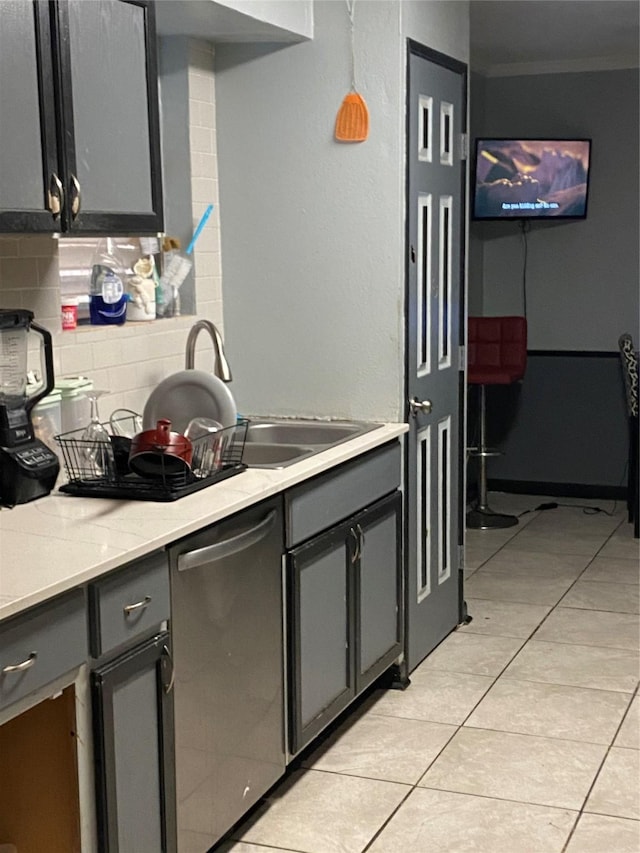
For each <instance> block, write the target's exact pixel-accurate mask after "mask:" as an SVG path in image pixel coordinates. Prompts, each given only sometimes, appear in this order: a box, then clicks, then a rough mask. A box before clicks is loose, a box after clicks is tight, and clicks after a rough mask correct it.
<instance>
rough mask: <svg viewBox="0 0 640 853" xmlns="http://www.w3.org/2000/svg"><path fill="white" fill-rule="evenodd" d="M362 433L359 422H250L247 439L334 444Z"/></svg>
mask: <svg viewBox="0 0 640 853" xmlns="http://www.w3.org/2000/svg"><path fill="white" fill-rule="evenodd" d="M361 433H362V427H361V426H360V425H359V424H337V423H315V422H311V423H301V422H300V421H295V422H292V423H277V424H276V423H259V422H258V423H251V424H249V429H248V430H247V441H258V442H260V443H261V444H336V443H337V442H339V441H345V440H346V439H347V438H352V437H354V436H356V435H360V434H361Z"/></svg>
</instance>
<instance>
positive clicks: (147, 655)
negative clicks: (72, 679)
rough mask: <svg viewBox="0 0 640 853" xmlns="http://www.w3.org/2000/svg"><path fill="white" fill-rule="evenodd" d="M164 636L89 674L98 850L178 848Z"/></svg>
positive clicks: (126, 852) (158, 852)
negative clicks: (176, 843) (91, 699)
mask: <svg viewBox="0 0 640 853" xmlns="http://www.w3.org/2000/svg"><path fill="white" fill-rule="evenodd" d="M169 642H170V641H169V634H168V633H166V632H165V633H161V634H158V635H157V636H155V637H152V638H151V639H150V640H148V641H146V642H145V643H143V644H141V645H140V646H137V647H136V648H134V649H132V650H131V651H129V652H126V653H124V654H123V655H121V656H120V657H118V658H116V659H115V660H113V661H111V662H110V663H108V664H105V665H104V666H102V667H100V668H99V669H97V670H94V671H93V672H92V674H91V686H92V693H93V715H94V746H95V764H96V767H95V771H96V793H97V805H98V809H97V812H98V841H99V849H100V850H101V851H105V853H169V851H175V850H176V845H175V820H174V817H173V803H174V799H175V798H174V785H173V774H174V763H173V711H172V703H171V696H170V689H171V677H172V666H171V659H170V651H169V648H170V647H169Z"/></svg>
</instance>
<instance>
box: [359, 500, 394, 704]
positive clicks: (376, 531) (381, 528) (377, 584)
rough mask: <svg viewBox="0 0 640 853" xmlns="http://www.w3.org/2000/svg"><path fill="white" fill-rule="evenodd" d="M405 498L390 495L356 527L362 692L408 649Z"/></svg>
mask: <svg viewBox="0 0 640 853" xmlns="http://www.w3.org/2000/svg"><path fill="white" fill-rule="evenodd" d="M401 537H402V497H401V495H400V493H399V492H396V493H395V494H393V495H390V496H389V497H388V498H385V499H384V500H382V501H379V502H378V503H376V504H374V505H373V506H372V507H370V508H369V509H367V510H365V511H364V512H362V513H360V515H358V516H357V517H356V518H355V519H354V520H353V523H352V524H351V526H350V538H349V549H350V553H351V559H352V560H354V563H355V567H356V575H357V578H356V590H357V594H356V625H357V629H356V632H355V636H356V643H355V657H356V692H357V693H360V692H361V691H362V690H364V689H365V687H367V686H368V685H369V684H371V682H372V681H374V680H375V679H376V678H377V677H378V676H379V675H381V674H382V673H383V672H384V671H385V670H386V669H387V668H388V667H389V666H390V665H391V664H392V663H393V661H394V660H395V659H396V658H397V657H398V655H399V654H400V652H401V650H402V643H401V639H402V608H401V606H400V604H401V594H402V573H401V570H402V569H401V567H402V561H401V559H400V549H401Z"/></svg>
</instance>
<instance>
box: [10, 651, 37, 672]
mask: <svg viewBox="0 0 640 853" xmlns="http://www.w3.org/2000/svg"><path fill="white" fill-rule="evenodd" d="M37 657H38V652H31V654H30V655H29V657H28V658H27V659H26V660H23V661H22V663H14V664H11V665H10V666H5V667H3V669H2V674H3V675H10V674H11V673H12V672H26V670H27V669H31V667H32V666H33V665H34V663H35V662H36V658H37Z"/></svg>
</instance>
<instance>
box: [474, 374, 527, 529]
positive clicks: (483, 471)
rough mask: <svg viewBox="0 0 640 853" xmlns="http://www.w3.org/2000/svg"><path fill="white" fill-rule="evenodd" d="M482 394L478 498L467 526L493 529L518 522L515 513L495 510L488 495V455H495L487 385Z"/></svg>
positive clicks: (481, 390) (477, 451)
mask: <svg viewBox="0 0 640 853" xmlns="http://www.w3.org/2000/svg"><path fill="white" fill-rule="evenodd" d="M479 394H480V413H479V418H480V443H479V446H478V448H477V450H476V451H475V452H474V454H473V455H474V456H477V457H478V459H479V463H478V500H477V502H476V505H475V507H474V508H473V509H470V510H469V511H468V512H467V521H466V523H467V527H468V528H470V529H471V530H493V529H496V528H503V527H513V526H514V525H516V524H518V519H517V517H516V516H515V515H504V514H503V513H499V512H494V511H493V510H492V509H491V507H490V506H489V502H488V496H487V491H488V490H487V457H488V456H495V455H496V454H495V453H494V452H492V451H491V450H490V449H489V448H488V447H487V400H486V386H485V385H480V386H479Z"/></svg>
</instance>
